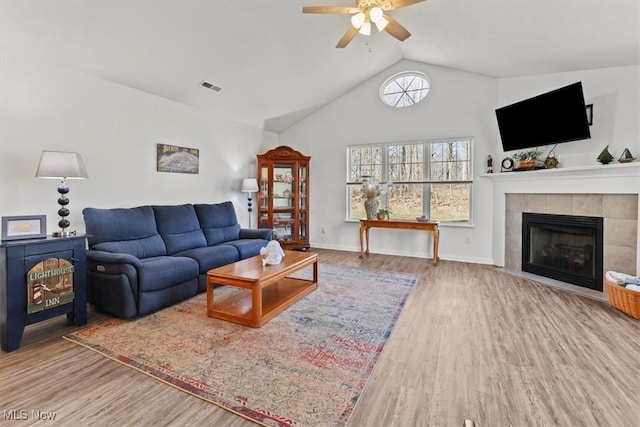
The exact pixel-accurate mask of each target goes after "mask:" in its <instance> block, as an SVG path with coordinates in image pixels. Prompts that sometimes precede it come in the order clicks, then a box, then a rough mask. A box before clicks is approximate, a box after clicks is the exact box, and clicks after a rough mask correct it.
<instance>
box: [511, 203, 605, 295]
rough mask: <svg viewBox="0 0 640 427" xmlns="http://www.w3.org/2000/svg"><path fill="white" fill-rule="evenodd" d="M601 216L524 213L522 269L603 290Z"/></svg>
mask: <svg viewBox="0 0 640 427" xmlns="http://www.w3.org/2000/svg"><path fill="white" fill-rule="evenodd" d="M602 230H603V219H602V218H601V217H590V216H575V215H552V214H541V213H529V212H523V213H522V271H526V272H529V273H533V274H537V275H540V276H544V277H549V278H551V279H556V280H560V281H562V282H567V283H572V284H574V285H578V286H583V287H585V288H590V289H595V290H599V291H602V270H603V267H602V265H603V232H602Z"/></svg>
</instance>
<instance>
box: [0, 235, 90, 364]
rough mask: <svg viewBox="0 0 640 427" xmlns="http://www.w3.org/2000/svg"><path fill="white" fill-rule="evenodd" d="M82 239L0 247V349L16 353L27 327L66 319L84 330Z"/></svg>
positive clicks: (12, 243) (53, 239)
mask: <svg viewBox="0 0 640 427" xmlns="http://www.w3.org/2000/svg"><path fill="white" fill-rule="evenodd" d="M85 244H86V243H85V236H82V235H78V236H69V237H51V236H50V237H47V238H45V239H34V240H16V241H3V242H2V243H1V244H0V335H1V337H0V344H1V347H2V350H4V351H7V352H9V351H13V350H16V349H17V348H18V347H20V341H21V340H22V334H23V332H24V328H25V326H26V325H31V324H33V323H36V322H40V321H42V320H45V319H49V318H51V317H54V316H60V315H62V314H66V315H67V318H68V319H72V320H75V322H76V324H77V325H78V326H83V325H86V324H87V289H86V273H85V263H86V260H85Z"/></svg>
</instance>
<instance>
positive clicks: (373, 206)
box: [364, 198, 378, 219]
mask: <svg viewBox="0 0 640 427" xmlns="http://www.w3.org/2000/svg"><path fill="white" fill-rule="evenodd" d="M364 211H365V212H366V214H367V219H376V218H377V215H378V199H376V198H371V199H367V200H365V201H364Z"/></svg>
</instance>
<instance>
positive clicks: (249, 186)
mask: <svg viewBox="0 0 640 427" xmlns="http://www.w3.org/2000/svg"><path fill="white" fill-rule="evenodd" d="M241 191H242V192H243V193H257V192H258V181H257V180H256V179H255V178H245V179H243V180H242V190H241Z"/></svg>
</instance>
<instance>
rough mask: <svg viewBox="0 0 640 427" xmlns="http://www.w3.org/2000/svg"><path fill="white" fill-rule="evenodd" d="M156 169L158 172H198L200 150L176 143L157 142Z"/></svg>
mask: <svg viewBox="0 0 640 427" xmlns="http://www.w3.org/2000/svg"><path fill="white" fill-rule="evenodd" d="M156 159H157V161H156V169H157V171H158V172H175V173H194V174H197V173H199V170H200V150H198V149H197V148H188V147H179V146H177V145H169V144H157V146H156Z"/></svg>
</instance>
